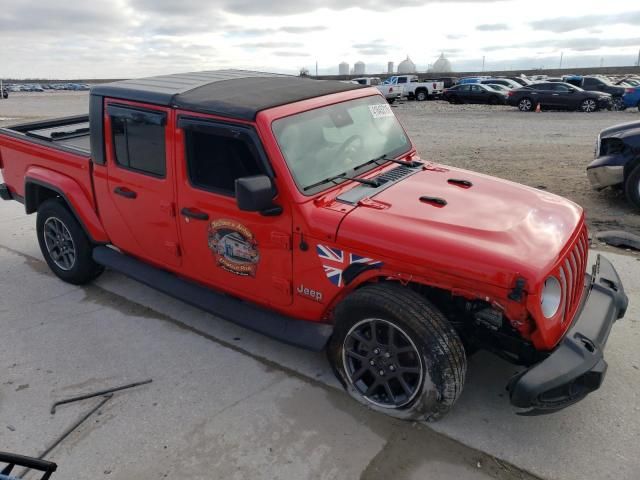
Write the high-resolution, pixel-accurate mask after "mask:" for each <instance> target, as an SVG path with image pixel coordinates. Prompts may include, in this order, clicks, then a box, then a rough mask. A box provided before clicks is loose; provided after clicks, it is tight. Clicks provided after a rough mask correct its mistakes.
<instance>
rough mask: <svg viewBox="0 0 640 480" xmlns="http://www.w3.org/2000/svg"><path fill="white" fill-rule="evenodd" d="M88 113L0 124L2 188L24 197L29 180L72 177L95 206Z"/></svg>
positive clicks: (54, 180) (49, 180) (21, 197)
mask: <svg viewBox="0 0 640 480" xmlns="http://www.w3.org/2000/svg"><path fill="white" fill-rule="evenodd" d="M89 138H90V137H89V116H88V115H82V116H76V117H66V118H58V119H53V120H45V121H39V122H32V123H25V124H21V125H15V126H11V127H5V128H0V170H1V171H2V177H3V178H2V179H3V182H4V184H3V189H4V190H5V191H6V192H9V193H8V195H10V196H11V197H12V198H13V199H17V200H22V199H24V197H25V191H26V182H27V180H29V179H31V181H38V182H41V183H43V182H44V183H47V182H49V183H51V184H52V185H54V186H55V185H57V184H58V183H59V182H60V181H61V179H62V178H65V179H67V180H69V181H73V182H74V184H75V185H77V186H79V187H80V189H81V190H82V193H83V196H84V197H85V198H86V199H87V201H88V203H89V205H90V206H91V207H93V208H95V202H94V199H93V191H92V179H91V171H92V168H91V167H92V165H91V149H90V145H89Z"/></svg>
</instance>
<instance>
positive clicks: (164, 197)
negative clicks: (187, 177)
mask: <svg viewBox="0 0 640 480" xmlns="http://www.w3.org/2000/svg"><path fill="white" fill-rule="evenodd" d="M104 121H105V138H106V139H107V140H106V154H107V175H108V179H107V185H108V189H109V190H108V191H109V203H108V204H105V205H104V208H103V211H102V212H101V213H102V216H103V218H104V219H105V224H107V227H108V230H109V233H110V235H111V238H112V240H113V243H114V244H115V245H118V247H120V248H121V249H122V250H124V251H126V252H127V253H130V254H133V255H136V256H138V257H141V258H144V259H146V260H149V261H152V262H155V263H159V264H162V265H166V266H168V267H176V266H179V265H180V263H181V252H180V248H179V245H178V227H177V222H176V215H175V205H174V202H175V189H174V182H175V176H174V165H173V161H172V160H173V152H172V149H171V142H169V141H168V140H167V137H168V136H167V131H171V127H172V121H173V120H172V118H171V116H170V111H169V110H167V109H162V108H159V107H158V108H149V107H148V106H145V105H140V104H134V103H131V102H126V103H122V102H118V101H107V104H106V109H105V118H104Z"/></svg>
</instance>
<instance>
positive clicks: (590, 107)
mask: <svg viewBox="0 0 640 480" xmlns="http://www.w3.org/2000/svg"><path fill="white" fill-rule="evenodd" d="M580 110H582V111H583V112H586V113H591V112H595V111H596V110H598V104H597V103H596V101H595V100H594V99H593V98H587V99H586V100H583V101H582V103H581V104H580Z"/></svg>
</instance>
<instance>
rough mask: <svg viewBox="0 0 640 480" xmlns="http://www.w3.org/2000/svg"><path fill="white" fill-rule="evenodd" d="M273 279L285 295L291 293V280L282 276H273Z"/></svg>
mask: <svg viewBox="0 0 640 480" xmlns="http://www.w3.org/2000/svg"><path fill="white" fill-rule="evenodd" d="M271 280H272V282H273V286H274V287H275V289H276V290H277V291H279V292H282V293H284V294H285V295H291V282H290V281H289V280H287V279H286V278H282V277H271Z"/></svg>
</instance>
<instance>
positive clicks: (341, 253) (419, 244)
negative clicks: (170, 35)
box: [0, 89, 588, 350]
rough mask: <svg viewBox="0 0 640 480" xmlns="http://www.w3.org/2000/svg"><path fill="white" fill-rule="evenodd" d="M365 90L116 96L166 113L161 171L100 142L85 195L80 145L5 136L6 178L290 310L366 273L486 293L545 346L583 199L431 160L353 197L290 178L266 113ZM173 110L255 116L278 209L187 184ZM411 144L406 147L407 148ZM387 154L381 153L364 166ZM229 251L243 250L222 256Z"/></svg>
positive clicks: (577, 247)
mask: <svg viewBox="0 0 640 480" xmlns="http://www.w3.org/2000/svg"><path fill="white" fill-rule="evenodd" d="M371 95H378V96H380V94H379V92H378V91H377V90H376V89H362V90H354V91H349V92H343V93H339V94H334V95H327V96H324V97H319V98H313V99H310V100H305V101H301V102H297V103H294V104H290V105H284V106H280V107H276V108H272V109H269V110H266V111H263V112H260V113H259V114H258V115H257V118H256V121H255V122H243V121H230V120H229V119H225V118H220V117H215V116H211V115H202V114H194V113H192V112H186V111H177V110H175V109H171V108H163V107H158V106H153V105H144V104H139V103H135V102H125V101H120V100H113V101H117V103H119V104H129V105H133V106H138V107H144V108H147V109H152V110H159V111H164V112H166V113H167V124H166V127H165V133H166V161H167V174H166V177H165V178H162V179H160V178H152V177H149V176H148V175H142V174H140V173H136V172H132V171H129V170H125V169H122V168H120V167H118V166H117V165H116V163H115V160H114V152H113V147H112V145H111V143H110V141H107V142H106V145H105V147H106V149H105V150H106V165H104V166H103V165H95V166H94V167H93V183H94V188H95V196H96V198H95V199H94V197H93V193H92V178H91V171H90V162H89V159H88V158H86V157H82V156H79V155H73V154H69V153H66V152H61V151H58V150H55V149H53V148H52V149H48V148H46V147H44V146H41V145H37V144H31V143H29V142H28V141H27V140H16V139H14V138H10V137H7V136H0V154H1V155H2V160H3V163H4V176H5V182H6V183H7V184H8V185H9V187H10V188H11V189H12V191H14V192H15V193H17V194H19V195H24V179H25V177H26V176H27V175H29V176H31V175H35V176H38V178H47V179H48V181H49V182H53V183H54V184H55V185H56V186H57V187H58V188H60V189H62V190H63V191H64V192H65V193H66V194H68V195H69V196H70V198H72V200H71V201H72V203H73V207H74V209H77V210H78V212H79V215H80V216H81V218H82V220H83V221H84V222H86V224H87V227H88V228H90V229H91V233H92V236H93V235H95V237H94V238H96V239H104V240H105V241H110V242H111V243H113V244H114V245H115V246H117V247H119V248H120V249H122V250H123V251H125V252H127V253H129V254H131V255H133V256H135V257H137V258H140V259H142V260H144V261H147V262H149V263H152V264H154V265H157V266H160V267H162V268H165V269H167V270H170V271H173V272H175V273H176V274H177V275H180V276H182V277H185V278H189V279H191V280H194V281H197V282H200V283H202V284H205V285H207V286H209V287H211V288H213V289H216V290H221V291H224V292H227V293H230V294H232V295H235V296H237V297H240V298H242V299H245V300H248V301H251V302H254V303H257V304H259V305H262V306H265V307H268V308H271V309H273V310H276V311H278V312H281V313H284V314H287V315H290V316H293V317H297V318H300V319H305V320H309V321H316V322H330V321H331V315H332V310H333V308H334V306H335V305H336V304H337V303H338V302H339V301H340V300H341V299H343V298H344V297H345V296H346V295H348V294H349V293H350V292H351V291H353V289H355V288H357V287H358V286H359V285H361V284H363V283H365V282H371V281H378V280H380V279H393V280H397V281H400V282H402V283H408V282H415V283H418V284H423V285H428V286H433V287H438V288H442V289H446V290H449V291H451V292H453V293H454V294H455V295H459V296H462V297H465V298H467V299H471V300H473V299H479V300H482V301H485V302H488V303H490V304H491V305H493V306H494V307H495V308H497V309H499V310H501V311H503V312H504V314H505V316H506V317H507V318H508V320H509V321H510V322H511V324H512V325H513V326H514V328H516V329H517V330H518V331H519V332H520V333H521V335H522V336H523V337H524V338H526V339H530V340H531V341H532V342H533V343H534V345H535V347H536V348H538V349H541V350H550V349H552V348H553V347H554V346H555V345H556V344H557V343H558V341H559V340H560V339H561V338H562V335H563V334H564V332H565V331H566V330H567V328H568V327H569V325H570V324H571V321H572V319H573V316H574V315H575V312H576V309H577V306H576V305H577V304H576V302H579V297H580V292H579V289H578V288H577V287H575V288H572V289H571V294H570V295H568V294H567V295H566V296H565V297H566V298H564V299H563V305H562V307H561V309H560V310H561V312H559V313H558V314H557V315H556V317H554V318H552V319H544V318H543V316H542V313H541V311H540V292H541V289H542V286H543V284H544V281H545V279H546V277H547V276H548V275H550V274H554V275H558V276H560V275H565V276H567V278H568V276H569V275H573V277H572V278H574V279H575V282H574V283H575V284H576V285H577V281H578V279H577V275H574V272H579V271H580V269H583V268H584V267H585V262H586V253H587V250H588V242H587V241H585V238H586V237H585V235H586V233H585V230H584V215H583V212H582V209H581V208H580V207H579V206H577V205H575V204H573V203H572V202H569V201H568V200H565V199H563V198H560V197H557V196H555V195H552V194H549V193H546V192H541V191H538V190H535V189H531V188H528V187H524V186H522V185H517V184H514V183H511V182H508V181H504V180H500V179H496V178H493V177H489V176H486V175H481V174H477V173H473V172H468V171H464V170H459V169H455V168H451V167H445V166H438V165H432V164H428V163H425V167H424V169H423V170H422V171H420V172H418V173H416V174H414V175H412V176H410V177H407V178H405V179H403V180H401V181H399V182H398V183H397V184H395V185H393V186H391V187H389V188H388V189H386V190H384V191H383V192H381V193H379V194H377V195H375V197H374V198H371V199H364V200H363V201H361V202H360V203H359V204H358V205H349V204H345V203H342V202H340V201H338V200H337V199H336V197H337V196H338V195H339V194H340V193H341V192H344V191H347V190H349V189H351V188H354V187H356V186H357V184H355V183H354V182H344V183H342V184H341V185H339V186H335V187H331V188H328V189H327V190H326V191H324V192H321V193H319V194H316V195H313V196H305V195H304V194H303V193H302V192H300V191H299V190H298V188H297V186H296V184H295V182H294V181H293V178H292V175H291V172H290V171H289V169H288V167H287V164H286V162H285V160H284V158H283V156H282V154H281V152H280V149H279V146H278V144H277V141H276V139H275V138H274V135H273V132H272V123H273V122H274V121H275V120H277V119H279V118H283V117H286V116H290V115H294V114H296V113H300V112H303V111H307V110H310V109H314V108H318V107H323V106H326V105H330V104H334V103H338V102H343V101H348V100H351V99H356V98H361V97H365V96H371ZM110 101H112V100H110V99H106V100H105V102H107V103H109V102H110ZM180 115H188V116H191V117H193V116H197V117H200V118H202V119H209V120H217V121H223V122H226V123H231V124H237V125H243V126H245V127H247V126H248V127H250V128H252V129H254V130H255V132H256V133H257V136H258V138H259V141H260V144H261V145H260V147H261V148H262V149H263V150H264V152H265V154H266V156H267V158H268V160H269V162H270V165H271V168H272V169H273V172H274V174H275V175H274V182H275V186H276V188H277V192H278V194H277V197H276V198H275V203H277V204H278V205H279V206H281V207H282V209H283V211H282V213H281V214H280V215H278V216H272V217H269V216H262V215H260V214H258V213H255V212H244V211H240V210H239V209H238V207H237V205H236V202H235V199H234V198H233V197H231V196H225V195H222V194H219V193H214V192H211V191H205V190H202V189H198V188H195V187H194V186H193V185H191V183H190V181H189V178H188V174H187V167H186V159H185V145H184V141H185V135H184V133H183V131H182V130H181V129H179V128H178V126H177V125H178V123H177V122H178V117H179V116H180ZM104 131H105V138H107V139H108V138H110V133H111V125H110V119H109V117H108V116H105V117H104ZM406 157H407V158H410V157H411V158H415V148H413V147H412V149H411V150H410V151H409V153H408V154H407V155H406ZM396 166H397V165H395V164H388V165H385V166H380V167H378V168H375V169H374V170H372V171H370V172H369V173H367V174H366V175H365V176H366V177H373V176H376V175H378V174H379V173H380V172H382V171H385V170H390V169H392V168H395V167H396ZM28 172H29V173H28ZM451 178H455V179H463V180H468V181H470V182H471V183H472V186H471V187H469V188H463V187H460V186H459V185H454V184H451V183H449V182H448V180H449V179H451ZM118 186H120V187H126V188H127V189H130V190H134V191H136V193H137V194H138V197H137V198H136V199H135V200H130V199H123V198H121V197H118V196H115V195H114V194H113V191H114V189H115V187H118ZM421 196H429V197H440V198H442V199H444V200H446V205H444V206H435V205H434V204H432V203H425V202H421V201H420V197H421ZM183 208H188V209H192V210H195V211H197V212H199V213H202V214H207V215H208V217H209V218H208V220H206V221H204V220H196V219H192V218H187V217H185V216H184V215H182V214H181V213H180V212H181V210H182V209H183ZM225 255H226V257H225ZM225 258H232V259H233V258H235V259H237V260H238V261H239V263H233V262H232V264H227V263H225V260H224V259H225ZM352 263H367V264H369V265H370V266H371V268H370V269H368V270H366V271H365V272H364V273H361V274H360V275H358V276H357V277H356V278H355V279H354V280H353V281H352V282H347V281H346V280H345V278H343V277H342V272H343V271H344V269H345V268H346V267H348V266H349V265H351V264H352ZM238 264H240V265H241V269H240V270H238V268H240V267H238V266H237V265H238ZM234 268H235V269H236V270H234ZM582 271H584V270H582ZM518 278H522V279H524V280H525V282H526V285H525V288H524V290H525V292H524V299H523V300H521V301H514V300H511V299H510V298H509V294H510V293H511V292H512V290H513V288H514V286H515V282H516V280H517V279H518ZM567 291H568V292H569V287H567Z"/></svg>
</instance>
